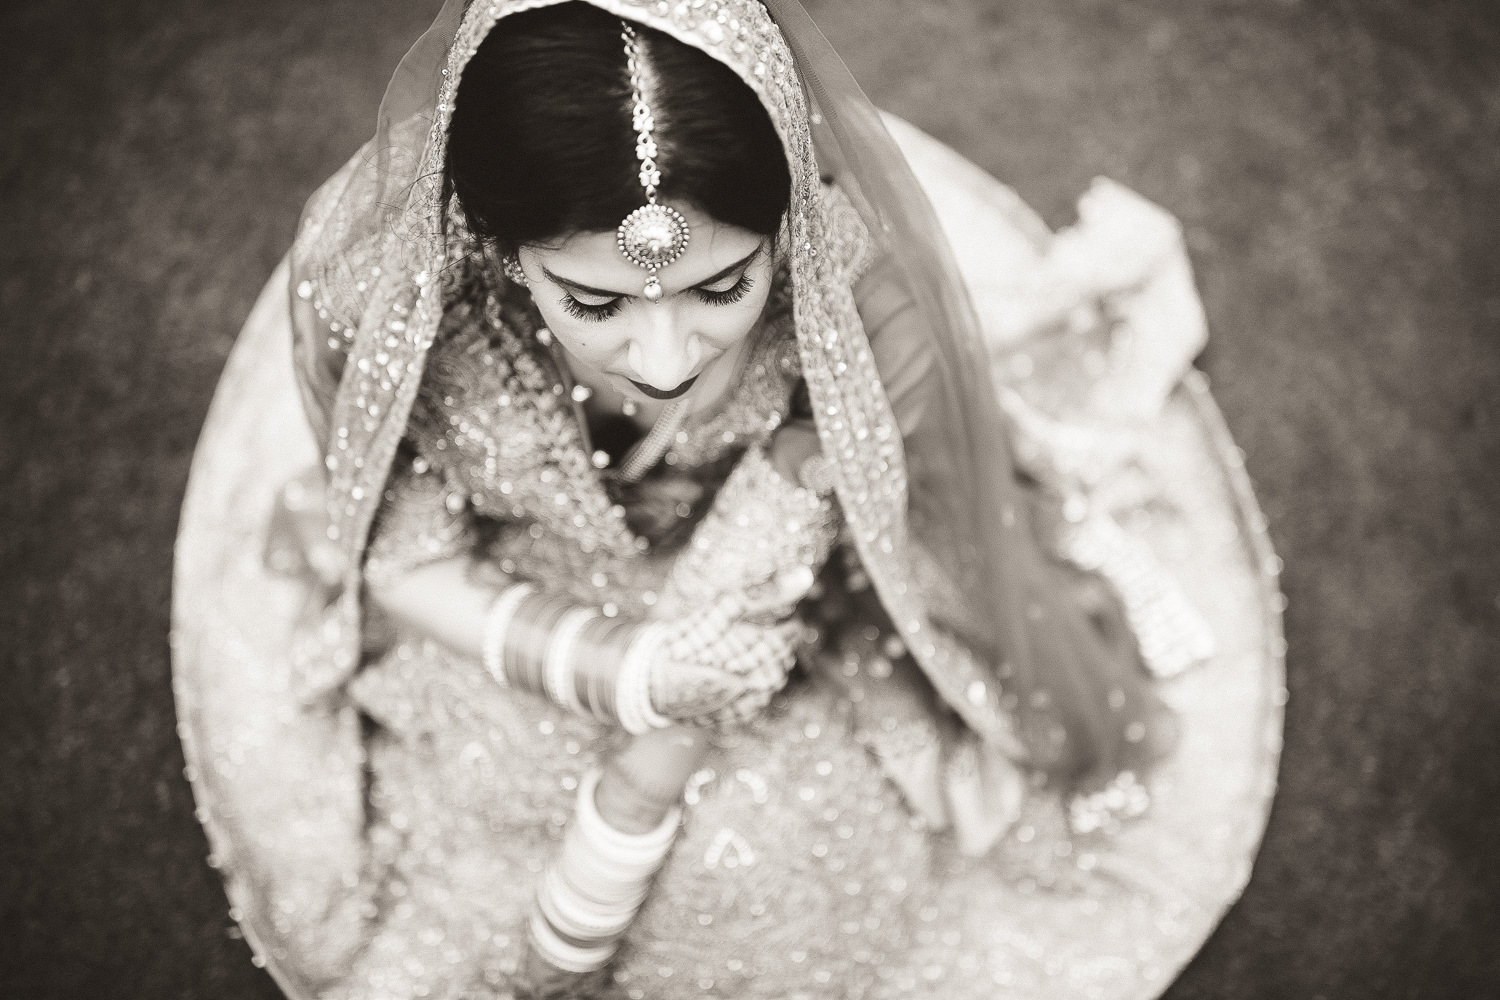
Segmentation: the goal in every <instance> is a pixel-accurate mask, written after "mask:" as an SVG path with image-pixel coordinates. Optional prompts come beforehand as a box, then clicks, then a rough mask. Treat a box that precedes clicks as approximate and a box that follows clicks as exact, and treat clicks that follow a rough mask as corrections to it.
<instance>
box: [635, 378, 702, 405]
mask: <svg viewBox="0 0 1500 1000" xmlns="http://www.w3.org/2000/svg"><path fill="white" fill-rule="evenodd" d="M696 381H698V376H697V375H694V376H693V377H692V378H690V379H688V380H687V381H686V382H683V383H682V384H681V385H679V386H678V387H677V388H675V389H666V390H663V389H658V388H657V387H656V386H654V385H647V384H645V383H644V382H637V381H636V380H635V379H631V380H630V384H631V385H633V386H635V387H636V388H637V389H639V390H641V392H642V393H644V394H645V395H647V396H650V397H651V398H652V399H677V398H678V397H679V396H681V395H683V394H684V393H686V392H687V391H688V390H689V389H691V388H692V387H693V383H694V382H696Z"/></svg>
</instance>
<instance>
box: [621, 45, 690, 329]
mask: <svg viewBox="0 0 1500 1000" xmlns="http://www.w3.org/2000/svg"><path fill="white" fill-rule="evenodd" d="M620 37H621V38H622V39H623V40H624V42H625V65H626V69H627V70H628V71H629V74H630V97H631V110H630V116H631V122H632V124H633V125H634V127H635V134H636V141H635V155H636V158H637V159H639V160H640V161H641V171H640V182H641V187H642V188H644V189H645V192H646V204H644V205H642V206H641V207H640V208H638V209H636V210H635V211H634V212H631V213H630V214H629V215H627V216H626V217H625V219H624V221H622V222H621V223H620V228H619V229H618V230H617V231H616V233H615V243H616V245H617V246H618V247H619V249H620V253H621V254H622V255H623V256H624V257H625V259H626V260H628V261H630V262H631V263H632V264H634V265H636V266H637V267H639V268H641V269H642V270H644V271H645V272H646V285H645V288H644V289H643V290H642V294H643V295H645V297H646V299H647V300H649V301H651V302H657V301H660V299H661V297H662V288H661V281H660V280H659V279H658V278H657V276H656V272H657V271H659V270H661V269H662V268H664V267H666V266H667V265H668V264H670V263H672V262H673V261H674V260H676V259H677V258H679V257H681V256H682V254H683V252H684V251H685V250H687V245H688V240H689V239H691V237H692V232H691V230H690V229H689V228H688V222H687V219H685V218H683V216H682V213H681V212H679V211H677V210H676V209H675V208H672V207H671V206H670V205H662V204H660V203H658V202H657V200H656V186H657V185H658V184H660V183H661V170H660V168H658V166H657V164H656V154H657V151H658V150H657V145H656V138H655V137H654V135H653V132H654V130H655V129H656V118H655V116H654V115H652V113H651V106H650V105H648V104H647V103H646V92H645V89H644V86H645V73H644V72H643V67H644V57H643V55H642V52H641V44H640V39H639V38H638V37H637V36H636V31H635V28H633V27H631V25H630V24H629V22H626V21H621V22H620Z"/></svg>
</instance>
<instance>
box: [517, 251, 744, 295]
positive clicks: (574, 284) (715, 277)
mask: <svg viewBox="0 0 1500 1000" xmlns="http://www.w3.org/2000/svg"><path fill="white" fill-rule="evenodd" d="M765 248H766V245H765V244H764V243H760V244H757V245H756V247H755V249H754V250H751V251H750V252H749V253H748V254H746V255H745V256H743V257H741V258H740V259H739V260H737V261H735V262H734V263H733V264H730V265H729V266H728V267H726V268H724V269H723V270H722V271H719V272H718V273H717V274H711V275H709V276H708V277H707V278H704V279H703V280H702V281H700V282H698V283H696V284H694V285H693V286H692V287H693V288H702V287H703V286H704V285H712V284H713V283H714V282H716V281H723V280H724V279H725V278H727V277H729V276H730V275H731V274H733V273H734V272H735V271H738V270H739V269H740V268H742V267H745V266H747V265H748V264H749V263H750V262H751V261H753V260H754V259H755V258H756V257H759V256H760V254H761V251H762V250H764V249H765ZM542 273H543V274H545V275H546V276H547V277H548V279H550V280H551V281H554V282H556V283H557V284H559V285H563V286H565V287H567V288H571V289H573V290H575V291H579V292H583V293H584V294H585V295H597V296H599V297H600V298H602V299H633V298H635V296H634V295H630V294H627V293H625V292H612V291H609V290H608V289H605V288H595V287H593V286H592V285H585V284H584V283H583V282H581V281H574V280H573V279H571V278H564V277H563V276H562V275H560V274H554V273H553V272H552V269H551V268H549V267H548V266H547V265H546V264H543V265H542Z"/></svg>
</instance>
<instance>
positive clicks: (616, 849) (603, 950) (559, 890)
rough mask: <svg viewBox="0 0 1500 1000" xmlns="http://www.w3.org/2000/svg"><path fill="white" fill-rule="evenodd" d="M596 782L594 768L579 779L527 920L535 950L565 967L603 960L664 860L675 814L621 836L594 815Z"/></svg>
mask: <svg viewBox="0 0 1500 1000" xmlns="http://www.w3.org/2000/svg"><path fill="white" fill-rule="evenodd" d="M598 787H599V773H598V772H597V771H596V772H593V773H590V774H589V775H587V776H586V777H585V778H584V779H583V781H582V782H581V783H580V784H579V788H578V807H577V811H576V813H575V814H574V818H573V824H572V825H571V826H570V827H569V828H568V832H567V835H566V836H565V837H564V839H563V849H562V853H561V854H560V855H559V856H558V858H557V859H556V860H555V861H554V862H553V863H552V864H551V865H550V866H549V867H548V868H547V871H546V873H545V874H544V875H543V877H542V880H541V883H540V885H539V887H538V890H537V907H536V910H535V911H534V912H533V914H532V918H531V924H530V931H531V943H532V946H533V947H534V948H536V950H537V952H538V954H540V955H541V956H542V957H543V958H545V959H546V960H547V961H548V962H549V963H551V964H552V965H554V966H556V967H557V968H559V969H563V970H565V971H568V972H577V973H583V972H592V971H594V970H595V969H600V968H603V967H604V966H605V965H606V964H608V963H609V960H610V958H612V957H613V956H614V953H615V950H616V949H617V948H618V947H619V942H620V938H621V936H623V935H624V933H625V930H626V929H627V928H628V927H629V926H630V923H631V921H633V920H634V919H635V915H636V913H637V912H638V911H639V910H640V908H641V904H642V903H643V902H645V899H646V893H647V891H648V890H649V888H650V885H651V879H652V878H653V877H654V876H655V875H656V872H657V870H658V869H660V868H661V865H662V862H663V861H665V860H666V856H667V852H668V850H670V849H671V846H672V841H673V840H674V839H675V838H676V836H677V824H678V821H679V820H680V818H681V815H682V810H681V809H680V808H673V809H672V810H671V812H670V813H668V814H667V816H666V818H665V819H664V820H663V821H662V822H661V824H660V825H659V826H658V827H657V828H656V829H654V830H650V831H648V832H646V833H640V834H629V833H623V832H621V831H620V830H616V829H615V828H614V827H612V826H610V825H609V823H607V822H606V821H605V819H604V817H603V816H601V815H600V814H599V810H598V807H597V806H596V805H595V803H594V794H595V792H596V790H597V789H598Z"/></svg>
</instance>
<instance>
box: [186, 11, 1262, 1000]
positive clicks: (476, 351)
mask: <svg viewBox="0 0 1500 1000" xmlns="http://www.w3.org/2000/svg"><path fill="white" fill-rule="evenodd" d="M892 135H894V136H895V137H896V140H899V143H900V145H899V146H898V145H897V141H896V140H893V139H892ZM924 189H925V190H924ZM976 305H977V306H978V307H979V308H978V309H977V310H976V309H975V306H976ZM1200 346H1201V315H1200V313H1199V311H1198V307H1197V302H1196V299H1195V297H1194V296H1193V292H1192V287H1191V278H1190V275H1189V272H1188V270H1187V267H1186V262H1185V258H1184V257H1183V256H1182V252H1181V248H1180V244H1179V242H1178V241H1177V236H1176V229H1175V226H1174V225H1173V224H1172V222H1171V220H1170V219H1169V218H1167V217H1165V216H1164V214H1163V213H1161V212H1160V210H1158V209H1155V208H1154V207H1152V206H1149V205H1147V204H1145V203H1144V202H1141V201H1140V200H1139V199H1138V198H1135V196H1133V195H1131V194H1130V193H1129V192H1126V191H1124V190H1123V189H1120V188H1118V187H1115V186H1112V185H1109V184H1107V183H1105V182H1101V183H1100V184H1099V185H1098V186H1096V188H1095V189H1094V190H1093V191H1091V192H1090V194H1089V196H1088V197H1087V198H1086V199H1085V202H1084V204H1083V206H1082V211H1081V222H1080V224H1079V225H1078V226H1077V227H1075V229H1074V230H1072V231H1070V232H1068V233H1065V234H1062V235H1058V236H1053V235H1052V234H1049V233H1047V232H1046V231H1045V230H1044V229H1043V228H1042V227H1041V226H1040V225H1039V223H1037V222H1036V221H1035V220H1034V218H1033V217H1031V216H1030V215H1029V213H1027V212H1026V210H1025V209H1024V207H1023V206H1021V205H1019V203H1018V202H1016V201H1015V200H1014V197H1013V196H1012V195H1010V193H1009V192H1008V191H1006V190H1005V189H1004V188H1002V187H1000V186H999V185H998V184H996V183H995V182H994V181H992V180H990V179H989V178H987V177H985V176H983V175H982V174H980V173H979V171H977V169H976V168H974V167H973V166H972V165H970V164H968V163H966V162H965V161H963V160H962V159H961V158H959V157H958V156H957V154H954V153H952V152H951V151H950V150H947V149H946V148H945V147H942V146H941V145H939V144H937V143H936V142H935V141H933V140H931V139H929V138H927V137H926V136H924V135H922V134H921V133H919V132H917V131H916V130H915V129H913V128H911V127H910V126H908V125H906V124H904V123H902V122H899V121H897V120H895V119H884V120H883V119H882V118H881V117H880V116H879V115H878V114H877V113H876V112H875V111H874V110H873V109H872V108H871V107H870V106H869V104H868V103H867V102H866V101H865V99H864V97H863V95H862V94H861V93H860V92H859V90H858V88H857V86H856V85H855V84H854V83H853V81H852V80H851V79H849V77H848V75H847V71H846V70H844V68H843V65H842V63H841V62H839V60H838V59H837V56H835V55H834V54H833V53H832V51H831V49H829V48H828V46H827V43H826V41H824V40H823V38H822V36H821V35H820V34H819V33H818V32H817V29H816V28H815V27H814V26H813V25H812V23H811V21H810V20H809V19H808V18H807V15H806V14H805V12H803V11H802V9H801V8H800V6H798V5H797V4H796V3H795V2H794V0H772V2H769V3H767V4H765V5H762V4H761V3H759V2H757V0H681V2H677V3H668V2H660V3H655V2H645V0H588V2H587V3H585V2H580V0H573V2H560V0H474V2H467V3H465V2H460V0H449V2H448V3H447V4H446V5H445V7H444V9H443V11H442V12H441V13H440V14H439V16H438V18H437V21H436V22H435V23H434V25H433V27H432V28H431V30H429V32H428V33H427V34H426V35H424V36H423V38H422V39H421V40H419V41H418V43H417V44H416V45H415V46H414V47H413V49H412V50H411V52H410V53H409V54H408V55H407V57H406V58H405V60H403V62H402V64H401V66H400V68H399V69H398V70H397V73H396V76H395V78H394V79H393V81H392V84H391V87H390V89H389V90H388V92H387V94H386V99H385V102H384V104H383V105H382V108H381V116H380V122H379V127H378V131H377V134H376V136H375V138H374V139H373V140H372V141H371V143H369V144H368V145H367V146H366V147H365V148H363V149H362V150H361V151H360V152H359V153H358V154H356V156H355V157H354V158H353V159H352V160H351V161H350V162H349V163H348V164H347V165H346V166H345V167H344V168H343V169H341V170H340V171H339V172H338V173H337V174H335V175H334V177H333V178H332V179H331V180H330V181H329V182H328V183H327V184H325V185H324V186H323V188H321V189H320V190H319V191H318V193H317V194H315V195H314V197H313V198H312V200H311V202H310V203H309V205H308V208H307V211H306V213H305V215H304V218H303V223H302V226H301V228H300V230H299V233H298V236H297V239H296V242H295V244H294V246H293V248H292V250H291V252H290V254H289V255H288V261H287V263H286V264H285V265H283V268H282V269H281V270H279V271H278V273H277V275H276V276H274V277H273V278H272V281H271V283H270V285H268V287H267V291H266V293H265V294H264V295H263V297H262V300H261V302H260V303H259V304H258V305H257V308H256V311H255V313H254V314H253V315H252V316H251V318H250V320H249V322H248V323H247V325H246V330H245V333H244V335H243V336H242V338H241V342H240V345H239V347H238V348H237V350H236V354H235V357H234V359H233V360H232V361H231V365H230V368H229V369H228V371H226V374H225V376H224V381H223V384H222V385H221V389H220V393H219V396H218V398H217V400H216V403H215V408H214V411H213V413H212V414H211V416H210V420H209V424H208V426H207V427H206V428H205V431H204V436H203V439H202V442H201V443H200V446H199V452H198V456H197V458H196V460H195V464H194V470H193V477H192V484H191V487H190V491H189V497H188V499H187V502H186V505H185V508H184V515H183V529H182V535H181V538H180V542H179V550H178V572H177V591H176V593H177V597H176V606H175V612H174V614H175V623H176V627H175V630H174V644H175V656H176V672H175V678H176V690H177V696H178V702H179V712H180V715H181V717H182V726H181V727H180V728H181V732H182V734H183V739H184V743H185V746H186V748H187V751H188V755H189V759H190V762H191V768H190V770H191V771H192V772H193V773H192V777H193V779H194V785H195V792H196V794H197V795H198V798H199V804H200V810H199V816H200V819H201V820H202V821H203V822H204V823H205V826H206V828H207V829H208V832H209V835H210V839H211V842H212V844H213V851H214V856H213V857H212V858H211V859H210V860H211V863H213V864H215V865H217V866H218V867H220V868H221V870H222V872H223V874H224V876H225V879H226V885H227V888H228V892H229V896H230V898H231V901H232V903H233V909H232V910H231V913H232V915H234V917H235V918H236V919H237V920H239V921H240V922H241V924H242V926H243V927H244V928H245V931H246V934H247V937H248V938H249V939H250V941H251V943H252V945H253V947H254V948H255V954H256V960H257V962H258V963H261V964H266V965H269V967H270V968H271V970H272V972H273V973H274V974H275V975H276V977H277V979H278V981H279V982H280V983H281V985H282V986H283V988H284V989H285V990H286V991H287V992H288V993H289V994H290V995H292V996H297V997H302V996H314V995H317V996H326V997H387V996H392V997H395V996H400V997H408V996H419V997H420V996H453V997H457V996H543V995H555V996H621V997H627V996H628V997H632V998H645V997H676V996H695V997H699V996H701V997H713V996H718V997H792V996H807V997H884V996H895V995H913V994H915V995H923V996H933V997H989V996H993V995H994V994H995V992H996V991H997V990H1004V991H1006V992H1009V993H1016V994H1019V995H1037V996H1041V995H1047V996H1059V995H1074V994H1076V995H1080V996H1109V997H1115V996H1120V997H1124V996H1151V995H1155V993H1157V992H1159V990H1160V989H1161V988H1162V987H1163V986H1164V985H1165V983H1166V982H1167V981H1169V979H1170V977H1171V976H1172V975H1173V974H1174V973H1175V971H1176V969H1178V968H1180V967H1181V965H1182V964H1183V963H1184V962H1185V961H1186V960H1187V959H1188V958H1189V957H1190V956H1191V954H1192V952H1193V950H1195V949H1196V947H1197V945H1198V944H1199V943H1200V942H1201V940H1202V939H1203V937H1204V936H1206V934H1207V933H1208V931H1209V930H1211V929H1212V927H1213V925H1214V923H1215V922H1216V921H1217V919H1218V918H1219V916H1220V915H1221V914H1222V912H1223V910H1224V908H1225V907H1226V906H1227V905H1228V904H1229V903H1230V902H1231V901H1232V900H1233V898H1234V897H1235V895H1236V894H1237V893H1238V891H1239V889H1240V888H1241V887H1242V886H1243V884H1244V880H1245V878H1246V877H1247V875H1248V862H1249V859H1250V857H1251V856H1252V855H1253V851H1254V848H1255V844H1256V842H1257V840H1258V837H1259V833H1260V829H1261V827H1262V824H1263V822H1264V815H1265V810H1266V807H1267V805H1268V802H1269V795H1270V793H1271V789H1272V787H1273V784H1274V768H1275V758H1276V740H1277V738H1278V736H1279V724H1280V712H1279V704H1280V700H1279V694H1280V690H1281V689H1280V673H1279V672H1280V656H1281V647H1280V636H1279V619H1278V617H1277V615H1278V609H1279V599H1280V598H1279V594H1278V593H1277V592H1276V590H1275V579H1274V576H1275V565H1274V556H1272V555H1271V553H1270V551H1269V548H1268V547H1267V545H1266V542H1265V538H1264V531H1263V523H1262V522H1261V521H1260V520H1259V515H1258V514H1257V513H1256V511H1255V508H1254V502H1253V498H1252V497H1251V496H1250V494H1249V491H1248V487H1247V485H1246V483H1245V480H1244V476H1243V472H1242V471H1241V470H1240V468H1239V466H1238V464H1237V462H1236V460H1235V452H1234V450H1233V445H1232V443H1231V442H1229V441H1228V438H1227V434H1226V433H1225V432H1224V431H1223V429H1222V426H1221V424H1220V423H1219V422H1218V420H1217V411H1216V410H1215V409H1214V408H1213V406H1212V402H1211V400H1210V399H1209V398H1208V397H1207V394H1206V392H1205V391H1204V389H1203V387H1202V385H1201V382H1200V381H1199V379H1198V378H1197V376H1195V375H1194V374H1193V373H1192V372H1191V369H1190V368H1188V362H1189V361H1190V360H1191V357H1192V355H1193V354H1194V353H1196V351H1197V349H1198V348H1199V347H1200ZM299 403H300V405H299ZM1184 584H1185V585H1187V586H1186V587H1184V586H1183V585H1184ZM1187 593H1192V594H1193V595H1194V600H1193V601H1191V602H1190V601H1189V600H1188V599H1187V598H1186V596H1185V594H1187ZM1189 668H1191V669H1189ZM1169 706H1170V707H1169Z"/></svg>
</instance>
